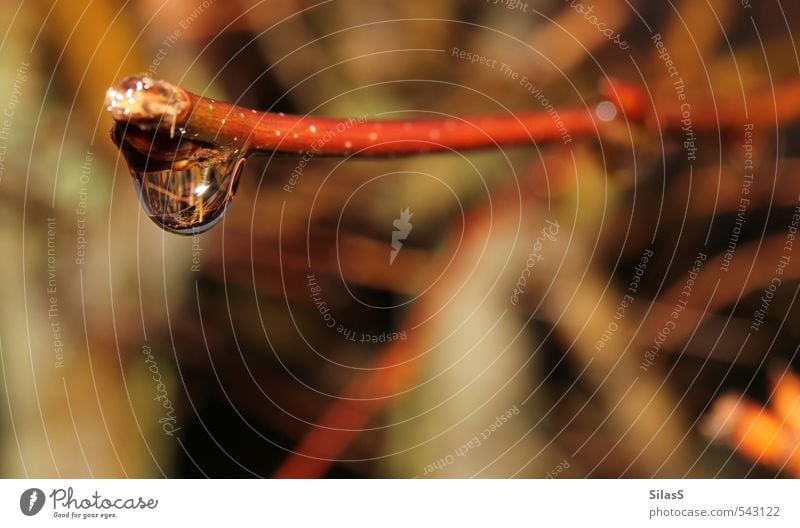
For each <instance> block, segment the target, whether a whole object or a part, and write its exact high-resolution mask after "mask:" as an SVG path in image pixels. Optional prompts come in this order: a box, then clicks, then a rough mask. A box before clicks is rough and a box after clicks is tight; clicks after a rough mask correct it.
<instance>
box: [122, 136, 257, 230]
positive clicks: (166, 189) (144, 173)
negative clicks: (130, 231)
mask: <svg viewBox="0 0 800 528" xmlns="http://www.w3.org/2000/svg"><path fill="white" fill-rule="evenodd" d="M124 128H125V127H124V126H120V125H118V126H116V127H115V128H114V129H112V134H111V135H112V138H113V139H114V142H115V143H116V144H117V145H118V146H119V147H120V150H121V151H122V153H123V155H124V156H125V159H126V161H127V162H128V167H129V169H130V171H131V175H132V176H133V181H134V185H135V187H136V191H137V194H138V195H139V200H140V201H141V204H142V207H143V208H144V210H145V212H146V213H147V215H148V216H149V217H150V218H151V219H152V220H153V221H154V222H155V223H156V224H158V225H159V226H160V227H162V228H163V229H165V230H167V231H170V232H172V233H178V234H181V235H195V234H198V233H202V232H204V231H207V230H208V229H210V228H211V227H213V226H214V225H215V224H216V223H217V222H219V221H220V220H221V219H222V216H223V214H224V213H225V210H226V209H227V208H228V206H229V205H230V203H231V201H232V200H233V196H234V194H235V192H236V187H237V185H238V182H239V175H240V174H241V172H242V168H243V166H244V162H245V158H246V156H245V155H244V152H243V153H241V154H240V153H239V150H238V149H233V148H225V147H218V146H211V145H208V144H204V143H199V142H197V141H193V140H188V139H185V138H181V139H178V138H175V139H171V138H168V137H164V135H163V134H158V133H156V134H155V135H153V134H150V135H149V136H148V135H146V134H142V133H141V132H138V131H135V130H132V129H130V128H129V129H128V130H127V132H126V131H125V129H124Z"/></svg>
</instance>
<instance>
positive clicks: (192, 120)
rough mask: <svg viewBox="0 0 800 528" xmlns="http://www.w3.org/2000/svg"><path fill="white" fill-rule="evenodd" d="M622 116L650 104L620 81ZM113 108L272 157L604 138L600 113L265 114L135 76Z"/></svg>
mask: <svg viewBox="0 0 800 528" xmlns="http://www.w3.org/2000/svg"><path fill="white" fill-rule="evenodd" d="M602 89H603V92H605V93H604V95H606V96H607V99H612V100H613V101H612V104H614V107H615V108H616V109H617V110H618V112H617V113H616V117H612V118H611V119H625V117H627V118H628V119H630V120H633V121H640V120H641V119H642V118H643V115H644V112H643V108H644V105H643V98H642V97H641V95H640V94H639V92H638V90H636V89H634V88H632V87H629V86H627V85H624V84H622V83H619V82H613V83H612V82H608V83H605V84H604V85H603V87H602ZM107 96H108V109H109V110H110V111H111V113H112V116H113V117H114V119H115V120H117V121H118V122H120V123H124V122H128V121H129V122H130V123H132V124H134V125H136V126H137V127H139V128H140V129H144V130H161V131H167V130H168V131H169V132H170V134H171V135H174V134H176V133H178V134H181V135H182V136H183V137H185V138H187V139H190V140H192V141H197V142H204V143H209V144H213V145H224V146H236V147H237V148H248V149H250V150H256V151H265V152H283V153H293V154H303V153H306V152H311V153H314V154H316V155H327V156H342V155H351V154H352V155H359V156H387V155H388V156H391V155H400V154H414V153H424V152H436V151H448V150H465V149H479V148H490V147H496V146H503V145H520V144H531V143H537V142H556V141H563V142H564V143H570V142H571V141H573V139H574V138H576V137H587V136H589V137H594V136H597V135H598V133H599V131H600V127H602V126H603V125H604V124H605V123H604V122H603V120H601V119H600V118H598V116H597V115H596V114H595V112H594V109H593V108H589V107H586V108H584V107H574V108H562V109H559V110H557V111H555V112H546V111H540V112H526V113H521V114H517V115H489V116H473V117H464V118H455V117H447V118H435V119H384V120H369V119H366V118H343V119H339V118H329V117H316V116H299V115H284V114H282V113H273V112H259V111H256V110H253V109H250V108H245V107H242V106H238V105H233V104H229V103H224V102H220V101H215V100H213V99H209V98H207V97H202V96H200V95H197V94H193V93H191V92H188V91H186V90H184V89H183V88H180V87H177V86H174V85H172V84H170V83H167V82H164V81H157V80H153V79H150V78H147V77H128V78H126V79H124V80H123V81H121V82H120V83H119V85H117V86H116V87H114V88H111V89H109V91H108V94H107Z"/></svg>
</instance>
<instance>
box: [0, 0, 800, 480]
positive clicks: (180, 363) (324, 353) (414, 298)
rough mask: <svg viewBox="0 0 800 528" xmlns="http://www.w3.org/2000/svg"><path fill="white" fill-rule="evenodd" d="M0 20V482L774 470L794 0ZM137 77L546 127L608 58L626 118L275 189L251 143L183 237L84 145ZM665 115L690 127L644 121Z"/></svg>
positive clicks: (89, 5) (219, 5) (203, 0)
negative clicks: (404, 221)
mask: <svg viewBox="0 0 800 528" xmlns="http://www.w3.org/2000/svg"><path fill="white" fill-rule="evenodd" d="M0 21H2V24H0V28H2V30H0V32H1V33H2V36H1V37H0V71H1V73H0V75H2V79H3V83H2V84H1V85H0V112H2V116H0V125H2V127H1V128H0V169H1V170H0V201H1V202H2V207H0V215H1V216H0V252H1V253H2V265H0V277H2V278H1V279H0V281H1V283H2V291H3V296H2V299H3V302H2V304H0V371H1V372H2V377H0V387H2V390H1V391H0V399H2V400H3V401H2V404H0V474H2V475H3V476H8V477H90V476H91V477H145V476H167V477H256V476H258V477H270V476H303V477H323V476H327V477H416V476H419V477H426V478H436V477H473V476H474V477H510V476H515V477H551V478H563V477H586V476H589V477H618V476H626V477H651V476H658V477H666V476H669V477H682V476H692V477H716V476H719V477H747V476H749V477H766V476H797V475H798V474H800V470H799V469H798V468H800V451H798V452H797V454H796V453H795V451H796V447H797V445H798V442H797V439H798V436H799V435H800V432H799V431H800V426H799V425H798V424H799V423H800V420H799V419H798V415H800V411H799V412H795V407H794V404H795V403H796V400H797V396H798V395H800V391H798V389H797V388H796V386H797V380H796V378H794V374H793V365H794V366H797V363H798V361H797V359H796V352H797V347H798V338H800V325H798V324H797V322H798V320H799V319H798V317H800V312H798V309H797V306H796V302H795V301H796V296H797V293H798V281H797V277H798V276H799V275H800V255H798V254H796V253H797V251H798V250H797V248H794V247H793V246H791V245H790V244H787V241H790V240H793V238H792V237H793V236H794V235H793V232H794V231H793V227H794V228H795V229H796V227H797V222H795V221H794V220H793V218H794V216H793V215H795V210H796V208H797V206H798V204H799V203H800V200H799V199H798V195H799V194H800V179H798V177H797V176H798V175H797V171H798V168H800V165H798V161H797V156H798V154H800V143H798V141H797V139H796V138H797V133H798V132H799V131H800V128H798V126H797V124H796V123H795V122H794V117H795V113H796V111H797V108H795V107H796V106H798V102H797V99H798V98H800V91H794V90H791V89H783V91H782V87H787V86H788V87H789V88H791V87H792V86H796V83H797V79H798V74H799V73H800V63H799V62H798V54H797V50H796V48H795V40H796V36H797V35H798V29H800V5H798V4H797V3H796V2H789V1H777V0H771V1H758V2H756V1H750V2H748V1H747V0H741V1H740V0H702V1H699V0H675V1H671V0H657V1H644V0H630V1H623V0H619V1H617V0H585V1H583V0H582V1H581V2H578V1H577V0H573V1H560V0H559V1H557V0H527V1H525V2H519V1H507V0H499V1H495V0H491V1H477V0H435V1H419V0H410V1H404V2H380V1H373V0H330V1H321V2H311V1H299V0H297V1H294V0H282V1H264V2H256V1H252V2H250V1H228V0H225V1H223V0H138V1H134V2H123V1H120V0H76V1H69V2H67V1H63V0H57V1H52V2H51V1H39V0H27V1H11V2H2V3H0ZM659 36H660V37H659ZM657 44H658V45H657ZM461 51H464V52H466V53H471V54H473V55H469V57H472V56H479V57H485V58H486V61H484V62H483V63H481V62H480V61H478V62H473V61H472V60H470V59H465V58H464V57H465V55H461V54H460V52H461ZM667 53H668V54H669V57H667V56H666V54H667ZM668 60H669V61H670V62H668ZM490 62H491V64H494V66H490V65H489V63H490ZM501 64H505V65H507V69H506V70H504V71H503V70H501V66H500V65H501ZM670 67H673V68H674V70H670V69H669V68H670ZM508 71H512V72H514V73H515V74H517V78H514V76H513V75H509V74H508ZM671 71H674V72H677V75H674V74H673V75H671ZM135 73H148V74H150V75H152V76H154V77H158V78H163V79H165V80H169V81H171V82H175V83H179V84H181V85H182V86H185V87H186V88H187V89H189V90H191V91H193V92H196V93H201V94H204V95H206V96H209V97H214V98H218V99H223V100H228V101H237V102H238V103H240V104H243V105H247V106H250V107H253V108H259V109H265V110H266V109H270V110H272V111H276V112H287V113H290V112H291V113H298V114H306V113H308V114H315V115H330V116H354V117H359V116H368V117H406V116H412V115H430V113H431V112H434V113H438V114H442V115H465V114H479V113H499V114H508V113H513V112H519V111H530V110H539V111H542V112H545V114H546V115H550V116H552V112H557V111H558V109H559V108H561V107H568V106H579V107H586V108H589V109H593V108H594V106H595V105H596V104H598V103H599V102H600V101H601V96H600V95H599V91H598V86H599V83H600V82H601V81H602V80H603V79H606V78H608V77H617V78H620V79H624V80H626V81H628V82H630V83H632V84H634V85H636V86H640V87H641V88H642V90H643V91H644V93H645V94H646V103H647V113H648V115H649V116H651V118H648V120H647V121H646V122H645V124H638V123H633V122H626V121H625V120H624V119H617V120H616V121H614V122H613V123H610V124H608V125H607V126H604V127H602V130H601V131H600V132H599V133H598V134H595V135H590V136H589V137H586V136H584V137H581V136H576V137H575V138H574V140H573V141H571V142H568V143H565V142H563V141H556V142H552V143H540V144H531V145H527V146H522V147H509V148H497V149H489V150H484V151H479V152H465V153H452V154H438V155H424V156H410V157H402V158H395V159H384V160H368V161H363V160H351V159H348V160H341V159H330V158H314V159H312V160H311V161H310V162H309V163H308V164H307V165H306V166H305V167H303V168H302V171H301V173H302V174H301V176H300V177H299V178H298V179H297V183H296V185H295V186H294V187H292V190H291V192H289V191H287V190H285V189H284V186H285V185H287V183H288V182H289V181H290V180H289V179H290V177H291V175H292V174H293V172H295V173H297V168H298V159H297V158H293V157H290V156H281V157H270V156H262V157H259V158H252V159H250V160H249V161H248V164H247V167H246V169H245V173H244V174H243V176H242V180H241V184H240V186H239V190H238V194H237V197H236V199H235V201H234V203H233V206H232V208H231V209H230V210H229V211H228V213H227V214H226V216H225V218H224V221H223V222H222V223H221V224H219V225H218V226H217V227H215V228H214V229H212V230H210V231H208V232H207V233H204V234H202V235H199V236H195V237H191V236H190V237H181V236H177V235H173V234H169V233H166V232H164V231H162V230H161V229H159V228H158V226H156V225H155V224H154V223H152V222H151V221H150V220H149V218H148V217H147V216H146V215H145V214H144V213H143V212H142V210H141V207H140V206H139V203H138V199H137V196H136V193H135V190H134V187H133V185H132V184H131V177H130V174H129V172H128V169H127V167H126V165H125V161H124V160H123V159H122V158H121V157H120V156H119V153H118V151H117V150H116V148H115V147H114V145H113V144H112V142H111V141H110V139H109V135H108V131H109V128H110V126H111V124H112V121H111V119H110V117H109V116H108V114H107V112H106V111H105V104H104V94H105V90H106V89H107V87H109V86H110V85H112V84H113V83H115V82H116V81H117V80H118V79H120V78H122V77H124V76H127V75H130V74H135ZM523 77H527V79H529V81H530V83H529V84H530V86H527V85H525V83H522V82H520V79H521V78H523ZM679 79H680V80H682V83H683V86H684V88H682V89H681V90H683V91H682V92H681V93H683V95H684V96H685V98H686V99H685V100H680V99H679V98H678V95H679V92H678V91H677V89H676V84H675V83H676V80H679ZM792 83H795V84H794V85H793V84H792ZM531 87H533V89H531ZM787 93H788V96H787ZM683 103H687V104H688V105H689V108H690V117H691V120H692V123H691V124H692V128H691V130H681V129H680V126H678V127H677V128H675V127H671V128H670V127H669V126H667V124H668V123H667V122H666V121H665V122H660V121H659V122H656V121H655V120H654V119H652V116H653V115H661V116H668V115H673V116H674V115H676V113H677V115H678V116H680V115H681V111H682V108H681V105H682V104H683ZM723 103H724V104H723ZM752 108H755V109H756V110H749V109H752ZM720 109H721V110H720ZM605 111H608V108H605ZM718 118H719V119H721V120H723V121H725V120H727V121H726V124H724V125H723V124H719V125H717V124H716V119H718ZM674 122H675V121H674V120H673V121H670V123H674ZM749 124H752V126H750V125H749ZM748 127H749V128H748ZM743 199H745V200H746V201H743ZM405 209H409V212H410V213H412V214H413V216H411V218H410V220H409V221H410V223H411V224H412V226H413V227H412V228H411V230H410V232H408V233H407V237H406V238H405V240H404V241H403V246H402V248H401V249H400V251H399V252H398V253H397V256H396V258H395V259H394V261H390V255H391V250H392V245H391V243H392V233H393V231H394V230H395V229H396V226H395V221H396V220H398V219H399V218H400V215H401V211H403V210H405ZM787 248H788V249H787ZM792 250H794V254H793V253H792ZM698 255H702V256H704V257H705V260H703V258H704V257H700V259H701V260H700V264H702V265H698V266H696V262H697V259H698ZM780 263H783V264H780ZM693 268H696V269H694V271H693ZM778 270H780V272H778ZM776 278H777V279H779V281H778V282H776V281H775V279H776ZM687 287H688V291H687V290H686V288H687ZM626 295H627V296H628V297H626ZM766 301H768V302H766ZM765 303H766V305H765ZM676 310H677V311H678V313H677V316H675V315H674V312H675V311H676ZM331 320H334V321H335V322H336V324H335V325H334V326H333V328H331V327H330V321H331ZM673 323H674V324H673ZM665 329H666V330H667V331H666V332H665ZM797 409H800V406H798V407H797Z"/></svg>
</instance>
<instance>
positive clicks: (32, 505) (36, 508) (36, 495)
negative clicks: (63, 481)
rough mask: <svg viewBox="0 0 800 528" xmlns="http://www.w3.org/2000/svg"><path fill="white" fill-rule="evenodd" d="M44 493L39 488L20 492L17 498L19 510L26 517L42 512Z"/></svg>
mask: <svg viewBox="0 0 800 528" xmlns="http://www.w3.org/2000/svg"><path fill="white" fill-rule="evenodd" d="M42 506H44V492H43V491H42V490H40V489H39V488H31V489H28V490H25V491H23V492H22V495H21V496H20V498H19V509H20V510H22V513H24V514H25V515H27V516H28V517H30V516H33V515H36V514H37V513H39V512H40V511H42Z"/></svg>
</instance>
